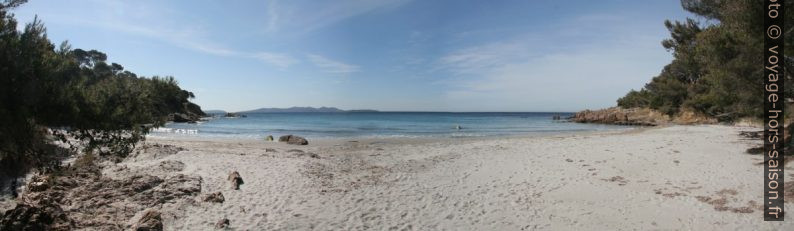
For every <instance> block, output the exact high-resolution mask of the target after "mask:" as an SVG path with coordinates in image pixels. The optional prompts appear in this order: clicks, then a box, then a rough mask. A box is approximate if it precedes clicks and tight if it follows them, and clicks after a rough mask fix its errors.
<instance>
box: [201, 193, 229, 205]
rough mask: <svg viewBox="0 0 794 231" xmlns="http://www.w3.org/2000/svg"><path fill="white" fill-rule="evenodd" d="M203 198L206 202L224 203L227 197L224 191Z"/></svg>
mask: <svg viewBox="0 0 794 231" xmlns="http://www.w3.org/2000/svg"><path fill="white" fill-rule="evenodd" d="M202 200H203V201H204V202H212V203H223V202H224V201H225V200H226V199H225V198H224V197H223V193H221V192H215V193H210V194H207V195H205V196H204V199H202Z"/></svg>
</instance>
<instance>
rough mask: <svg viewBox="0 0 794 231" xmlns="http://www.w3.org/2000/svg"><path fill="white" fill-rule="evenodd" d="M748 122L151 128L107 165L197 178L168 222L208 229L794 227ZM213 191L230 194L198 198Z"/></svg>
mask: <svg viewBox="0 0 794 231" xmlns="http://www.w3.org/2000/svg"><path fill="white" fill-rule="evenodd" d="M745 130H756V129H754V128H749V127H731V126H717V125H703V126H671V127H660V128H649V129H637V130H632V131H611V132H596V133H577V134H563V135H551V136H543V137H509V138H485V139H451V140H431V141H423V142H420V141H411V140H388V139H384V140H366V141H364V140H358V141H352V140H344V141H343V140H333V141H325V142H319V143H310V145H307V146H295V145H287V144H283V143H277V142H264V141H255V140H247V141H233V140H201V139H192V138H186V139H165V138H150V139H149V140H148V141H147V148H146V149H145V151H142V152H141V153H139V154H137V155H136V156H135V157H132V158H128V159H127V160H125V161H123V162H121V163H119V164H117V165H116V166H114V167H109V168H105V169H104V170H103V174H104V175H105V176H108V177H111V178H125V177H130V176H132V175H140V174H150V175H154V176H158V177H163V178H167V177H169V176H171V175H175V174H185V175H188V176H198V177H200V178H201V193H200V194H201V195H200V196H197V197H196V198H195V201H194V202H191V203H181V204H169V203H166V204H165V205H162V208H159V209H160V210H161V212H162V213H163V214H164V216H163V220H164V222H163V223H164V225H165V228H166V229H167V230H187V229H190V230H201V229H212V227H213V226H214V224H215V223H216V222H217V221H218V220H219V219H223V218H226V219H229V221H230V222H229V223H230V225H229V227H230V228H231V229H234V230H295V229H298V230H311V229H315V230H365V229H371V230H386V229H388V230H785V229H791V228H794V222H792V221H791V219H792V218H791V217H790V216H789V217H787V219H786V221H785V222H764V221H763V219H762V215H761V211H760V208H761V203H762V202H763V199H762V197H761V189H762V185H763V180H762V175H763V174H762V173H763V169H762V166H761V165H758V164H757V163H759V162H761V161H762V156H758V155H749V154H746V153H745V152H744V150H746V149H747V148H748V147H751V146H753V145H758V144H759V141H758V140H757V139H752V140H750V139H745V138H742V137H740V136H739V135H738V133H739V132H740V131H745ZM164 166H172V167H164ZM173 166H176V167H173ZM788 170H789V171H792V172H794V169H792V168H791V167H789V168H788ZM232 171H237V172H239V174H240V176H241V177H242V179H243V182H244V184H242V185H240V189H239V190H233V189H231V187H230V183H229V181H228V180H227V176H228V174H229V173H230V172H232ZM787 177H794V174H792V173H787ZM215 192H221V193H222V194H223V197H224V198H225V200H224V202H222V203H212V202H203V201H202V200H201V198H203V196H205V195H207V194H210V193H215ZM790 205H791V204H790V203H787V204H786V209H794V208H792V207H791V206H790ZM136 217H137V216H136ZM136 219H137V218H133V219H131V222H134V221H135V220H136Z"/></svg>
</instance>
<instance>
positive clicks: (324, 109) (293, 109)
mask: <svg viewBox="0 0 794 231" xmlns="http://www.w3.org/2000/svg"><path fill="white" fill-rule="evenodd" d="M281 112H377V111H375V110H350V111H346V110H342V109H339V108H335V107H319V108H314V107H291V108H260V109H255V110H250V111H241V112H238V113H281Z"/></svg>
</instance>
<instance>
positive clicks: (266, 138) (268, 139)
mask: <svg viewBox="0 0 794 231" xmlns="http://www.w3.org/2000/svg"><path fill="white" fill-rule="evenodd" d="M265 141H273V136H267V137H265Z"/></svg>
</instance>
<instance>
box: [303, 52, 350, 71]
mask: <svg viewBox="0 0 794 231" xmlns="http://www.w3.org/2000/svg"><path fill="white" fill-rule="evenodd" d="M306 56H307V57H308V58H309V61H311V62H312V63H313V64H314V65H315V66H317V67H319V68H320V69H322V70H323V71H324V72H327V73H333V74H350V73H353V72H358V71H359V67H358V66H356V65H351V64H346V63H343V62H339V61H335V60H332V59H329V58H326V57H323V56H320V55H315V54H309V55H306Z"/></svg>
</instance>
